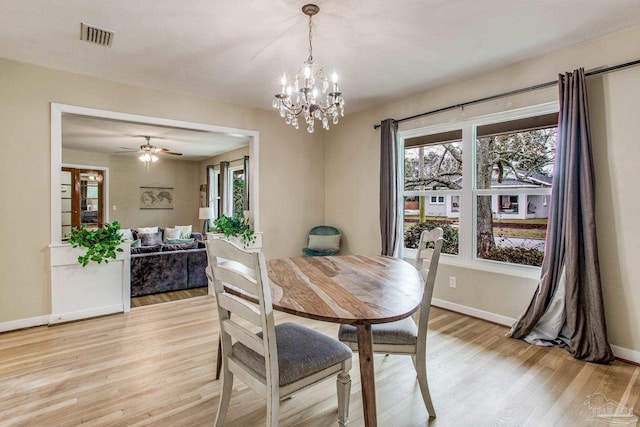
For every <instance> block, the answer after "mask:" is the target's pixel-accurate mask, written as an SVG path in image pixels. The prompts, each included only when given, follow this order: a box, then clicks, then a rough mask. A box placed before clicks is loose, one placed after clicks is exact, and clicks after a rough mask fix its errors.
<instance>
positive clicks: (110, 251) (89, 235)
mask: <svg viewBox="0 0 640 427" xmlns="http://www.w3.org/2000/svg"><path fill="white" fill-rule="evenodd" d="M118 230H120V223H118V221H113V222H112V223H111V224H105V225H104V227H103V228H98V229H95V230H87V228H86V227H85V226H84V225H83V226H82V228H80V229H77V228H76V227H73V228H72V229H71V232H70V233H69V234H68V235H67V237H68V238H69V244H70V245H71V247H73V248H78V247H80V248H86V249H87V251H86V252H85V254H84V255H81V256H79V257H78V263H79V264H81V265H82V266H83V267H86V266H87V265H88V264H89V262H91V261H93V262H97V263H98V264H102V262H104V263H105V264H108V263H109V259H116V253H117V252H122V248H120V247H118V246H119V245H120V243H122V242H124V238H123V237H122V235H120V234H119V233H118Z"/></svg>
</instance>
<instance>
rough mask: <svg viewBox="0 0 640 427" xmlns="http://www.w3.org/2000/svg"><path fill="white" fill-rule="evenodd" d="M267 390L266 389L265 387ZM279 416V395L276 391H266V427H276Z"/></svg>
mask: <svg viewBox="0 0 640 427" xmlns="http://www.w3.org/2000/svg"><path fill="white" fill-rule="evenodd" d="M267 390H268V389H267ZM279 417H280V395H279V394H278V393H273V392H271V393H267V422H266V424H265V425H266V427H278V418H279Z"/></svg>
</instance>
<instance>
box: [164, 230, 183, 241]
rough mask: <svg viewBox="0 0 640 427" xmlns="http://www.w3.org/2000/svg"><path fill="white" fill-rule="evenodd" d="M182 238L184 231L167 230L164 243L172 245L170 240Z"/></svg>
mask: <svg viewBox="0 0 640 427" xmlns="http://www.w3.org/2000/svg"><path fill="white" fill-rule="evenodd" d="M180 236H182V230H180V229H179V228H168V227H167V228H165V229H164V242H165V243H170V242H169V240H175V239H179V238H180Z"/></svg>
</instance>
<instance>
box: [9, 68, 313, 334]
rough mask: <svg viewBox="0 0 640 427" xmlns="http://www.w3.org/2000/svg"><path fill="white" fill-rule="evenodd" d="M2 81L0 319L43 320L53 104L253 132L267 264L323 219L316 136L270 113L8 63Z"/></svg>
mask: <svg viewBox="0 0 640 427" xmlns="http://www.w3.org/2000/svg"><path fill="white" fill-rule="evenodd" d="M0 76H2V78H0V180H1V181H2V182H3V183H4V185H3V186H2V193H1V194H0V195H1V197H2V200H3V201H4V202H3V203H1V204H0V235H2V236H3V239H4V241H5V242H11V244H6V245H5V247H4V250H3V251H2V252H3V253H2V256H1V257H0V322H7V321H12V320H19V319H27V318H31V317H36V316H43V315H47V314H49V313H50V306H51V302H50V284H49V267H48V256H49V251H48V248H47V247H48V245H49V244H50V243H51V242H50V236H51V230H50V209H51V208H50V191H51V190H50V186H51V183H50V176H51V171H50V168H51V166H50V165H51V158H50V152H51V150H50V146H51V142H50V133H51V129H50V103H52V102H56V103H61V104H69V105H77V106H82V107H89V108H97V109H102V110H110V111H118V112H124V113H131V114H139V115H145V116H152V117H161V118H167V119H175V120H183V121H188V122H196V123H204V124H211V125H219V126H226V127H233V128H240V129H247V130H254V131H258V132H259V133H260V147H259V149H260V153H259V164H260V173H259V188H260V191H259V192H260V212H259V214H260V224H261V230H262V231H263V232H264V233H265V235H264V251H265V254H266V256H267V257H268V258H273V257H282V256H287V255H296V254H298V253H299V251H300V248H301V247H302V246H303V244H304V241H305V238H306V235H307V233H308V230H309V228H311V227H312V226H313V225H316V224H319V223H322V222H323V220H324V144H323V134H322V133H321V132H319V131H317V132H316V133H315V134H313V135H308V134H307V133H306V132H304V131H296V130H295V129H293V128H291V127H290V126H286V125H285V124H284V120H282V119H280V118H279V116H278V114H277V113H276V112H274V111H272V110H257V109H251V108H245V107H239V106H234V105H230V104H222V103H216V102H213V101H211V100H206V99H203V98H197V97H193V96H186V95H182V94H178V93H172V92H165V91H159V90H152V89H146V88H141V87H134V86H129V85H124V84H119V83H114V82H111V81H106V80H101V79H97V78H91V77H86V76H81V75H77V74H72V73H67V72H62V71H56V70H51V69H47V68H42V67H37V66H32V65H27V64H23V63H18V62H15V61H9V60H5V59H0ZM266 108H269V106H266ZM283 165H284V166H283ZM113 172H115V171H112V173H113ZM195 179H196V182H197V180H198V177H197V176H196V178H195ZM155 180H157V181H160V182H163V181H166V179H163V178H159V179H156V178H153V179H151V181H155ZM196 200H197V199H196ZM189 203H191V202H189ZM193 203H194V206H195V207H196V208H197V206H198V203H197V202H196V201H194V202H193ZM194 214H195V213H194ZM194 225H195V224H194Z"/></svg>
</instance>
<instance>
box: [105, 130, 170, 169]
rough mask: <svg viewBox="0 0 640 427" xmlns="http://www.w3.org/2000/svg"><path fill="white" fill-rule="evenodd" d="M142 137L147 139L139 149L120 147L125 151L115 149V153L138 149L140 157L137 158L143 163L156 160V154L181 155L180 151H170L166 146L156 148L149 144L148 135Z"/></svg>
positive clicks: (149, 138)
mask: <svg viewBox="0 0 640 427" xmlns="http://www.w3.org/2000/svg"><path fill="white" fill-rule="evenodd" d="M144 139H146V140H147V143H146V144H143V145H141V146H140V150H136V149H135V148H128V147H120V148H121V149H123V150H125V151H116V153H131V152H134V151H138V152H139V153H140V157H138V158H139V159H140V160H141V161H143V162H145V163H148V162H157V161H158V156H157V154H163V155H170V156H182V153H178V152H175V151H170V150H168V149H166V148H158V147H156V146H155V145H151V137H150V136H144Z"/></svg>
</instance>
